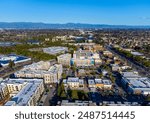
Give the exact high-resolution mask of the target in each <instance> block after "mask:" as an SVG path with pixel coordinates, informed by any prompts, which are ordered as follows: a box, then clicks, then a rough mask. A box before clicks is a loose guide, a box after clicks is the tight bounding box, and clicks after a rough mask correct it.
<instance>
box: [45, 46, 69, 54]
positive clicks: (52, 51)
mask: <svg viewBox="0 0 150 123" xmlns="http://www.w3.org/2000/svg"><path fill="white" fill-rule="evenodd" d="M43 52H44V53H47V54H51V55H56V54H59V53H66V52H68V47H48V48H43Z"/></svg>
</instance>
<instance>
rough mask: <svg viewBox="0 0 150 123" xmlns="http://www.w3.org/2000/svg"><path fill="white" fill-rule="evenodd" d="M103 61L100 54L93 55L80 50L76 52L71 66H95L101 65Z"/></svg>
mask: <svg viewBox="0 0 150 123" xmlns="http://www.w3.org/2000/svg"><path fill="white" fill-rule="evenodd" d="M101 62H102V61H101V59H100V56H99V54H98V53H93V52H91V51H88V50H79V51H76V52H74V54H73V58H72V60H71V64H73V65H74V64H75V65H76V66H83V67H84V66H85V67H86V66H94V65H95V64H98V63H101Z"/></svg>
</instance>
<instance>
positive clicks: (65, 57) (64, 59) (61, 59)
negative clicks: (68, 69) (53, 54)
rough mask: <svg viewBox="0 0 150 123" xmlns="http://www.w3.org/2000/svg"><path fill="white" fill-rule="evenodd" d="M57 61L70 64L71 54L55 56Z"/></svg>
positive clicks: (66, 64)
mask: <svg viewBox="0 0 150 123" xmlns="http://www.w3.org/2000/svg"><path fill="white" fill-rule="evenodd" d="M57 61H58V63H59V64H62V65H65V66H70V63H71V54H69V53H67V54H63V55H60V56H58V57H57Z"/></svg>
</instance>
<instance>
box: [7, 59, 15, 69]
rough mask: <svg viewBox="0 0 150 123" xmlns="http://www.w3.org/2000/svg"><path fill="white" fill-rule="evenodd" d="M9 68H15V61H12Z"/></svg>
mask: <svg viewBox="0 0 150 123" xmlns="http://www.w3.org/2000/svg"><path fill="white" fill-rule="evenodd" d="M8 66H9V68H13V67H14V66H15V63H14V61H12V60H10V61H9V65H8Z"/></svg>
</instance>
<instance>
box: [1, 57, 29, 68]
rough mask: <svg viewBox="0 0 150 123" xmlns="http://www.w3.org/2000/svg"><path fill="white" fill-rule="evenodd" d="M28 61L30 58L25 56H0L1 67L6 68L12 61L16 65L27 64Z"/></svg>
mask: <svg viewBox="0 0 150 123" xmlns="http://www.w3.org/2000/svg"><path fill="white" fill-rule="evenodd" d="M30 60H31V58H28V57H25V56H17V55H14V54H10V55H0V65H2V66H3V67H4V66H8V65H9V62H10V61H13V62H14V63H15V64H17V63H23V62H27V61H30Z"/></svg>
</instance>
